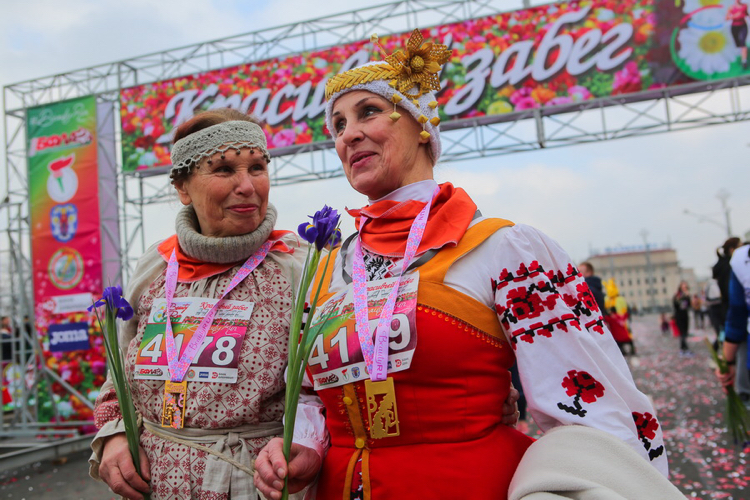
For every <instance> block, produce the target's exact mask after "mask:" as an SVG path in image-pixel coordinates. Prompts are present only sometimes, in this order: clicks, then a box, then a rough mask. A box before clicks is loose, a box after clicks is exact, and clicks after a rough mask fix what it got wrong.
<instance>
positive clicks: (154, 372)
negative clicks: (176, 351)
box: [138, 368, 164, 377]
mask: <svg viewBox="0 0 750 500" xmlns="http://www.w3.org/2000/svg"><path fill="white" fill-rule="evenodd" d="M163 373H164V372H163V371H162V370H161V368H141V369H140V370H138V375H151V376H154V377H161V376H162V374H163Z"/></svg>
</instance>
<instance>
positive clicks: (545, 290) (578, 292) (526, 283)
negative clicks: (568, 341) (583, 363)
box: [492, 260, 604, 349]
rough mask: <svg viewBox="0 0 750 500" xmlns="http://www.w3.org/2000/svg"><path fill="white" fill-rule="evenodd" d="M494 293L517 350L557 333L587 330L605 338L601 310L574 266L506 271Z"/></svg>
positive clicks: (495, 283) (495, 281) (533, 266)
mask: <svg viewBox="0 0 750 500" xmlns="http://www.w3.org/2000/svg"><path fill="white" fill-rule="evenodd" d="M492 291H493V292H494V293H495V296H496V303H495V310H496V311H497V314H498V316H499V317H500V323H501V324H502V325H503V328H505V330H506V331H507V332H510V337H511V341H512V344H513V348H514V349H515V348H516V347H517V342H518V340H519V339H520V340H522V341H523V342H527V343H529V344H533V343H534V340H535V338H536V337H538V336H542V337H551V336H552V335H553V333H554V332H555V330H560V331H563V332H568V331H570V328H574V329H575V330H578V331H580V330H581V329H582V328H586V329H592V330H593V331H595V332H597V333H599V334H604V319H603V318H602V315H601V313H600V311H599V307H598V306H597V304H596V301H595V300H594V297H593V295H592V294H591V290H589V287H588V285H586V282H585V281H584V280H583V277H582V276H581V274H580V273H579V272H578V270H577V269H576V268H575V266H573V264H570V263H568V265H567V268H566V269H565V271H564V272H563V271H562V270H550V271H545V270H544V268H543V267H542V266H541V265H540V264H539V262H538V261H536V260H535V261H532V262H531V263H530V264H528V265H527V264H525V263H521V264H520V265H519V267H518V269H517V270H516V271H510V270H508V269H507V268H506V269H503V270H502V272H501V273H500V275H499V276H498V278H497V279H493V280H492ZM532 320H537V321H532ZM582 325H583V326H582Z"/></svg>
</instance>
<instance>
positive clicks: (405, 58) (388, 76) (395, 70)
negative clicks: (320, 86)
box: [325, 29, 451, 163]
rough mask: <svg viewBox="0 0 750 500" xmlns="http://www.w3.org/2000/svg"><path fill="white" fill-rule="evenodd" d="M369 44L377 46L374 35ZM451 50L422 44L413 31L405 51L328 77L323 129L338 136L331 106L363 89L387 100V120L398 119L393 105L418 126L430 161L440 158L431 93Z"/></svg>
mask: <svg viewBox="0 0 750 500" xmlns="http://www.w3.org/2000/svg"><path fill="white" fill-rule="evenodd" d="M371 41H372V42H373V43H375V44H377V45H378V47H380V50H381V51H382V52H383V53H385V50H384V49H383V47H382V46H380V44H379V43H378V38H377V35H373V36H372V38H371ZM450 55H451V51H450V49H448V47H446V46H445V45H442V44H437V43H424V44H423V38H422V34H421V33H420V32H419V30H418V29H415V30H414V31H413V32H412V34H411V36H410V37H409V40H408V41H407V42H406V51H405V52H402V51H400V50H399V51H396V52H394V53H393V54H391V55H390V56H386V57H385V60H384V61H376V62H369V63H366V64H363V65H362V66H358V67H356V68H353V69H350V70H348V71H345V72H343V73H339V74H338V75H336V76H334V77H332V78H331V79H330V80H328V83H326V98H327V99H328V103H327V104H326V116H325V118H326V126H327V127H328V131H329V132H330V133H331V136H332V137H333V138H334V139H336V136H337V135H338V134H337V133H336V130H335V128H334V126H333V119H332V116H331V115H332V113H333V105H334V103H335V102H336V99H338V98H339V97H341V96H342V95H344V94H346V93H348V92H351V91H353V90H366V91H368V92H372V93H373V94H377V95H379V96H381V97H383V98H385V99H388V100H389V101H391V102H392V103H393V104H394V113H393V114H392V115H391V118H392V119H393V120H394V121H395V120H398V118H399V116H400V115H399V113H398V112H396V110H395V106H396V105H397V104H398V105H399V106H401V108H402V109H403V110H404V111H406V112H407V113H409V114H410V115H411V116H413V117H414V119H415V120H417V121H418V122H419V123H421V124H422V129H423V130H422V133H421V134H420V135H421V137H422V138H425V139H426V138H429V141H430V148H431V149H432V155H433V158H434V161H435V162H436V163H437V160H438V158H440V153H441V151H442V147H441V144H440V130H439V129H438V125H439V124H440V118H439V116H438V110H437V107H438V103H437V100H436V98H435V94H434V93H433V92H432V91H437V90H440V77H439V76H438V73H439V72H440V68H441V66H442V65H443V64H445V63H446V62H447V61H448V59H449V58H450Z"/></svg>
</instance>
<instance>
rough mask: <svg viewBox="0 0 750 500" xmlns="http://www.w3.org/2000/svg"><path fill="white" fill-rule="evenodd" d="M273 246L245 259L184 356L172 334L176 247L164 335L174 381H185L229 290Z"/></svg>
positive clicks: (167, 283)
mask: <svg viewBox="0 0 750 500" xmlns="http://www.w3.org/2000/svg"><path fill="white" fill-rule="evenodd" d="M271 245H272V242H270V241H266V242H265V243H264V244H263V245H262V246H261V247H260V248H259V249H258V250H257V251H256V252H255V253H254V254H253V255H251V256H250V257H249V258H248V259H247V260H246V261H245V263H244V264H242V267H241V268H240V269H239V271H237V274H235V275H234V277H233V278H232V281H230V282H229V286H228V287H227V289H226V290H225V291H224V293H223V294H221V297H219V301H218V302H216V304H214V306H213V307H212V308H211V310H210V311H208V313H207V314H206V316H205V317H204V318H203V320H201V322H200V324H199V325H198V329H197V330H196V331H195V334H194V335H193V338H191V339H190V342H189V343H188V345H187V347H185V350H184V351H183V353H182V357H179V358H178V354H179V353H178V352H177V349H176V347H175V343H174V334H173V333H172V315H171V311H172V300H173V299H174V291H175V288H177V272H178V271H179V264H178V263H177V257H175V252H174V250H172V256H171V257H170V258H169V263H168V264H167V276H166V280H165V284H164V289H165V295H166V299H167V311H166V313H167V322H166V327H167V331H166V334H165V335H164V336H165V337H166V340H165V343H166V347H167V364H168V365H169V376H170V380H172V382H182V380H183V379H184V378H185V373H187V370H188V368H189V367H190V364H191V363H192V362H193V358H195V355H196V353H197V352H198V349H199V348H200V346H201V345H202V344H203V339H205V338H206V335H207V334H208V330H209V328H211V323H212V322H213V320H214V316H216V312H217V311H218V310H219V304H221V301H222V300H224V297H226V296H227V295H228V294H229V292H231V291H232V290H234V287H236V286H237V285H238V284H239V283H240V282H241V281H242V280H244V279H245V278H247V276H248V275H249V274H250V273H251V272H253V271H254V270H255V268H256V267H258V265H260V263H261V262H263V259H265V258H266V255H268V251H269V250H270V249H271Z"/></svg>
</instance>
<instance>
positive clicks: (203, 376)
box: [198, 372, 208, 378]
mask: <svg viewBox="0 0 750 500" xmlns="http://www.w3.org/2000/svg"><path fill="white" fill-rule="evenodd" d="M198 378H208V372H198Z"/></svg>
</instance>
